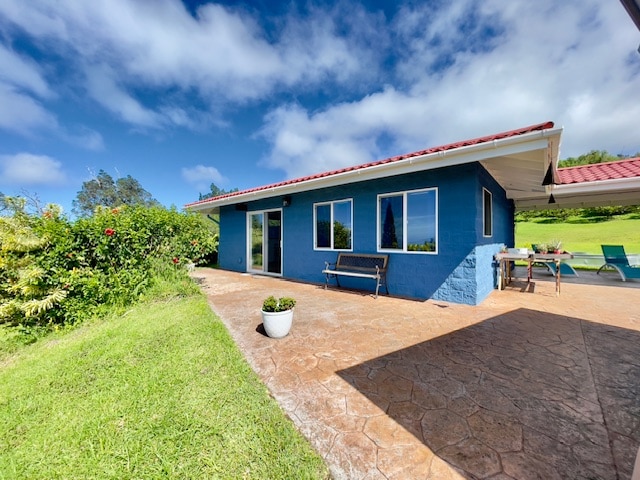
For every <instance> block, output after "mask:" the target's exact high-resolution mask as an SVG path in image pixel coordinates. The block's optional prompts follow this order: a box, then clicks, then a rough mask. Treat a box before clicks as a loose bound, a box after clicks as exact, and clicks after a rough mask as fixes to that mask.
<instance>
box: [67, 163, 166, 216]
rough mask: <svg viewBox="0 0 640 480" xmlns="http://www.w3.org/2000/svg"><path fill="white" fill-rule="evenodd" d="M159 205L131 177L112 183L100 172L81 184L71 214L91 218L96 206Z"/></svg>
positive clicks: (109, 176)
mask: <svg viewBox="0 0 640 480" xmlns="http://www.w3.org/2000/svg"><path fill="white" fill-rule="evenodd" d="M159 204H160V203H159V202H158V201H157V200H156V199H155V198H153V197H152V196H151V194H150V193H149V192H147V191H146V190H145V189H144V188H142V185H140V182H138V180H136V179H135V178H133V177H132V176H131V175H127V176H126V177H124V178H119V179H118V180H116V181H115V182H114V180H113V178H112V177H111V175H109V174H108V173H107V172H105V171H104V170H100V171H99V172H98V175H97V176H96V178H94V179H91V180H89V181H87V182H84V183H83V184H82V190H80V191H79V192H78V195H77V197H76V199H75V200H74V201H73V213H75V214H76V215H78V216H91V215H93V212H94V210H95V209H96V207H98V206H103V207H119V206H122V205H129V206H133V205H143V206H146V207H151V206H155V205H159Z"/></svg>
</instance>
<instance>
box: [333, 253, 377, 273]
mask: <svg viewBox="0 0 640 480" xmlns="http://www.w3.org/2000/svg"><path fill="white" fill-rule="evenodd" d="M388 260H389V255H375V254H369V253H361V254H357V253H342V252H341V253H339V254H338V260H337V261H336V269H337V270H340V269H343V270H354V271H361V272H375V271H376V266H377V267H378V268H379V269H380V271H381V272H384V271H386V270H387V262H388Z"/></svg>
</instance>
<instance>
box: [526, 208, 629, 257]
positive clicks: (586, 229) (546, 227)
mask: <svg viewBox="0 0 640 480" xmlns="http://www.w3.org/2000/svg"><path fill="white" fill-rule="evenodd" d="M515 233H516V245H515V246H516V247H522V248H524V247H527V248H531V244H532V243H537V244H539V243H547V242H550V241H551V240H555V239H557V240H561V241H562V248H563V249H565V250H567V251H570V252H584V253H591V254H602V249H601V248H600V245H603V244H605V245H624V248H625V251H626V252H627V253H640V219H638V218H637V216H635V217H631V218H629V217H622V218H614V219H611V220H608V221H601V222H593V223H577V222H574V221H572V219H569V220H568V222H563V223H547V222H545V221H544V220H543V221H540V222H518V223H516V232H515Z"/></svg>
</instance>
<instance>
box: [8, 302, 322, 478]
mask: <svg viewBox="0 0 640 480" xmlns="http://www.w3.org/2000/svg"><path fill="white" fill-rule="evenodd" d="M327 477H328V471H327V468H326V466H325V465H324V463H323V461H322V459H321V458H320V457H319V456H318V455H317V454H316V453H315V452H314V451H313V450H312V448H311V447H310V445H309V444H308V443H307V441H306V440H305V439H304V438H303V437H302V436H301V435H300V434H299V432H298V431H297V430H296V429H295V427H294V425H293V424H292V423H291V422H290V421H289V420H288V419H287V418H286V417H285V415H284V414H283V412H282V411H281V410H280V408H279V407H278V405H277V404H276V402H275V401H274V400H273V399H272V398H271V397H270V396H269V394H268V392H267V390H266V388H265V387H264V386H263V385H262V384H261V383H260V381H259V380H258V378H257V376H256V375H255V374H254V373H253V372H252V371H251V369H250V368H249V366H248V364H247V363H246V362H245V361H244V359H243V358H242V355H241V353H240V352H239V351H238V349H237V348H236V346H235V345H234V343H233V342H232V340H231V338H230V337H229V335H228V333H227V331H226V329H225V328H224V326H223V325H222V323H221V322H220V321H219V319H217V318H216V317H215V315H214V314H213V313H212V312H211V310H210V308H209V307H208V306H207V303H206V300H205V298H204V297H203V296H202V295H192V296H188V297H186V298H174V299H169V300H163V301H155V302H146V303H142V304H139V305H138V306H136V307H134V308H132V309H131V310H129V311H128V312H127V313H126V314H124V315H121V316H115V315H114V316H113V317H112V318H108V319H104V320H101V321H95V322H92V323H87V324H85V325H84V326H81V327H79V328H77V329H76V330H73V331H71V332H69V333H67V334H65V335H57V336H53V337H49V338H47V339H44V340H41V341H39V342H37V343H35V344H34V345H31V346H29V347H25V348H23V349H21V350H19V351H18V352H17V353H14V354H12V355H9V356H6V355H5V357H4V358H0V478H11V479H14V478H24V479H27V478H29V479H31V478H74V479H82V478H92V479H93V478H100V479H102V478H113V479H129V478H181V479H182V478H229V479H240V478H270V479H280V478H296V479H298V478H327Z"/></svg>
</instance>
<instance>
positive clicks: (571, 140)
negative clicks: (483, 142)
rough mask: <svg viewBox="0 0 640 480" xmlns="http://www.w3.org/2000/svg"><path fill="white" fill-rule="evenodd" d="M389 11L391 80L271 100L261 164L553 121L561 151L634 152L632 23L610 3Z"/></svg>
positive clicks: (373, 151)
mask: <svg viewBox="0 0 640 480" xmlns="http://www.w3.org/2000/svg"><path fill="white" fill-rule="evenodd" d="M401 15H402V16H401V17H398V18H397V19H396V21H395V23H394V28H395V32H394V33H393V35H394V38H395V48H396V50H397V51H398V52H399V53H400V58H401V60H400V61H399V62H398V63H397V64H396V69H395V74H396V75H397V77H396V78H395V79H391V80H390V82H392V84H391V85H390V86H387V87H385V88H383V89H381V90H379V91H378V92H376V93H373V94H370V95H368V96H364V97H361V98H360V99H359V100H356V101H351V102H342V103H338V104H333V105H329V106H327V107H325V108H323V109H321V110H308V109H306V108H304V107H302V106H300V105H295V106H291V105H290V106H284V107H283V106H281V107H278V108H275V109H273V110H272V111H271V112H270V113H269V114H268V115H267V116H266V117H265V124H264V127H263V129H262V131H261V135H262V136H263V137H264V138H266V139H267V140H268V141H269V142H270V143H271V145H272V148H271V151H270V152H269V154H268V156H267V157H266V158H265V159H264V163H266V164H267V165H268V166H271V167H273V168H279V169H283V170H284V171H285V172H286V174H287V176H288V177H296V176H302V175H307V174H310V173H314V172H318V171H324V170H332V169H335V168H340V167H344V166H347V165H354V164H358V163H363V162H366V161H370V160H373V159H379V158H384V157H386V156H391V155H396V154H402V153H407V152H411V151H414V150H419V149H422V148H427V147H431V146H437V145H441V144H446V143H449V142H453V141H459V140H464V139H468V138H474V137H478V136H483V135H489V134H492V133H497V132H500V131H504V130H511V129H514V128H517V127H522V126H527V125H530V124H535V123H540V122H544V121H547V120H552V121H555V122H556V125H557V126H564V127H565V133H564V137H563V145H562V152H561V156H562V157H567V156H576V155H579V154H581V153H586V152H588V151H589V150H591V149H606V150H609V151H610V152H611V153H614V154H616V153H627V154H631V153H635V152H637V151H639V150H640V140H638V137H637V132H636V131H635V130H636V129H635V128H634V127H633V126H634V125H635V124H636V123H637V121H638V118H640V88H638V84H639V82H640V67H639V66H638V58H637V54H635V52H633V49H634V47H635V45H636V44H637V31H636V30H635V28H634V27H633V24H632V22H631V21H630V19H628V18H627V17H626V14H625V12H624V9H623V8H620V5H609V4H606V5H605V4H602V3H601V2H598V1H596V0H591V1H584V2H561V3H558V2H553V1H547V2H534V3H531V4H529V3H527V2H512V3H510V4H509V5H505V4H504V2H502V1H499V0H495V1H488V2H483V3H482V4H480V5H479V6H478V5H477V4H475V2H467V3H455V4H451V6H449V7H444V8H443V9H442V10H435V9H433V6H432V5H431V4H420V6H419V7H416V8H414V9H413V10H408V9H404V10H402V12H401ZM625 149H626V150H625Z"/></svg>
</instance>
